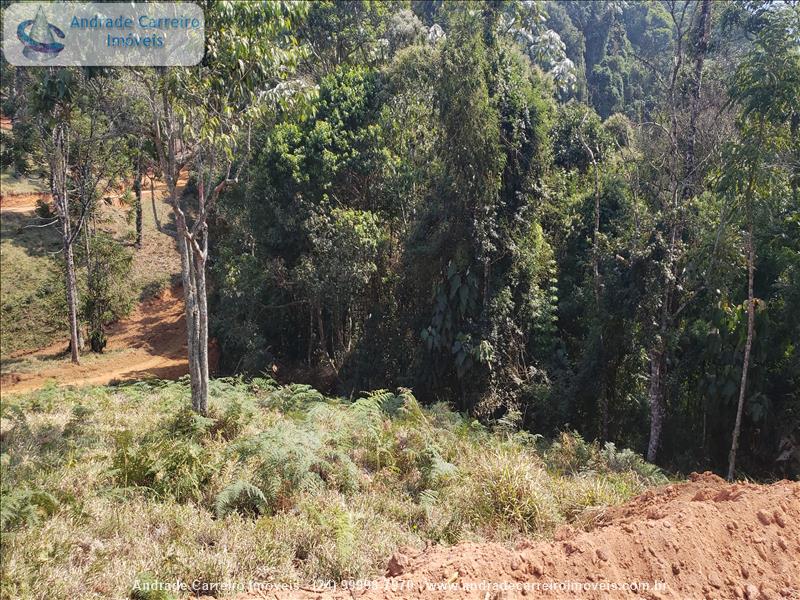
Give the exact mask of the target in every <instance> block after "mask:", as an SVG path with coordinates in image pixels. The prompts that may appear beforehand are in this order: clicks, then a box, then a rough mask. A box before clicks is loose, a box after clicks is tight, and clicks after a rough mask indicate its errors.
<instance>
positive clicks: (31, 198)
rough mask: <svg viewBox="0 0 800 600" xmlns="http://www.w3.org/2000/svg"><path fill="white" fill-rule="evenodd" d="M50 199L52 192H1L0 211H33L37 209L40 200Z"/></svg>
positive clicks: (47, 200)
mask: <svg viewBox="0 0 800 600" xmlns="http://www.w3.org/2000/svg"><path fill="white" fill-rule="evenodd" d="M40 199H41V200H44V201H46V202H49V201H50V194H47V193H45V192H38V193H37V192H34V193H30V194H5V193H0V211H2V212H31V211H34V210H36V203H37V202H38V201H39V200H40Z"/></svg>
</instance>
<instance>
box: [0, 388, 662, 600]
mask: <svg viewBox="0 0 800 600" xmlns="http://www.w3.org/2000/svg"><path fill="white" fill-rule="evenodd" d="M188 395H189V392H188V389H187V386H186V385H185V384H183V383H166V382H151V383H137V384H133V385H128V386H124V387H117V388H113V387H104V388H91V389H85V390H64V389H55V388H53V389H47V390H42V391H40V392H37V393H34V394H31V395H28V396H21V397H12V398H6V399H4V403H3V407H2V417H3V418H2V452H3V454H2V475H3V477H2V485H3V504H2V506H3V516H2V528H3V531H4V534H3V545H2V565H3V567H2V568H3V571H2V598H37V597H45V596H46V597H48V598H51V599H58V598H65V599H66V598H70V599H77V598H91V597H126V596H129V595H130V597H146V596H141V595H140V596H136V595H135V594H134V595H131V593H132V592H131V590H132V588H133V586H134V584H135V582H136V580H137V579H139V580H144V579H151V580H152V579H155V580H157V581H175V580H176V579H178V580H182V581H187V582H191V581H193V580H199V581H205V582H209V581H233V582H248V581H279V582H287V583H289V582H309V581H312V580H320V579H323V580H327V579H333V580H339V579H342V578H350V577H369V576H375V575H378V574H380V573H381V572H382V570H383V568H384V566H385V564H386V560H387V558H388V557H389V556H390V554H391V553H392V552H393V550H394V549H395V548H396V547H397V546H398V545H412V546H420V545H422V544H423V543H425V541H426V540H433V541H435V542H438V543H444V544H448V543H453V542H456V541H459V540H469V539H473V540H488V539H492V540H501V541H513V540H514V539H515V538H519V537H521V536H534V537H536V536H548V535H550V534H551V533H552V532H553V530H554V528H555V527H556V526H557V525H558V524H559V523H563V522H576V521H577V522H578V523H581V522H586V521H587V520H590V519H591V517H592V514H593V511H592V507H594V506H602V505H606V504H615V503H619V502H623V501H625V500H626V499H627V498H629V497H630V496H632V495H633V494H636V493H638V492H640V491H641V490H643V489H644V488H645V487H646V486H648V485H651V484H653V483H657V482H660V481H662V480H663V476H662V475H661V474H660V473H658V471H657V470H655V469H654V468H653V467H651V466H649V465H646V464H645V463H643V462H642V461H641V459H639V458H638V457H636V456H634V455H633V454H632V453H629V452H619V451H616V450H614V449H613V447H611V448H606V449H600V448H598V447H595V446H592V445H588V444H586V443H584V442H583V441H582V440H580V438H577V437H574V436H569V435H564V436H562V438H561V440H560V441H559V442H557V443H556V444H553V445H552V446H550V447H549V448H547V449H544V448H543V447H542V444H541V441H540V440H539V439H538V438H537V437H534V436H531V435H529V434H523V433H520V432H515V431H513V428H510V427H508V426H507V425H503V424H499V425H498V427H497V428H495V429H494V430H489V429H486V428H485V427H483V426H481V425H479V424H478V423H476V422H475V421H472V420H469V419H466V418H463V417H462V416H460V415H458V414H456V413H453V412H452V411H450V410H449V409H447V408H446V407H444V406H434V407H432V408H430V409H422V408H420V406H419V405H418V404H417V402H416V400H414V398H413V396H411V394H410V393H408V392H405V391H400V392H399V393H398V394H397V395H395V394H391V393H375V394H372V395H370V396H369V397H366V398H363V399H360V400H357V401H356V402H354V403H349V402H345V401H342V400H338V399H328V398H323V397H322V396H321V395H320V394H319V393H317V392H316V391H314V390H312V389H310V388H308V387H307V386H300V385H294V386H287V387H281V388H278V387H276V386H275V385H274V384H273V383H272V382H271V381H268V380H254V381H253V382H250V383H243V382H239V381H233V380H216V381H213V382H212V402H211V406H212V410H211V418H210V419H204V418H200V417H197V416H194V415H192V414H191V413H190V412H188V411H187V410H186V409H185V406H186V404H187V402H188ZM152 597H160V598H166V597H168V596H152Z"/></svg>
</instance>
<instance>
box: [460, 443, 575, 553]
mask: <svg viewBox="0 0 800 600" xmlns="http://www.w3.org/2000/svg"><path fill="white" fill-rule="evenodd" d="M469 459H470V460H469V463H468V465H465V466H464V468H462V471H461V475H460V477H459V478H458V479H457V480H456V482H455V485H456V486H457V488H460V491H459V492H457V493H456V499H455V505H454V507H453V512H454V513H455V514H456V515H457V516H458V517H462V518H463V519H464V521H465V522H466V523H467V524H468V525H469V526H470V527H472V528H474V529H476V530H480V531H481V532H482V533H483V534H484V535H487V536H488V537H495V536H496V537H501V538H502V537H511V536H513V534H515V533H524V534H526V535H531V534H539V535H541V534H546V533H548V532H550V531H552V529H553V528H554V527H555V525H556V524H557V523H559V522H560V521H561V520H562V517H561V515H560V514H559V512H558V505H557V503H556V501H555V499H554V497H553V495H552V493H551V490H550V478H549V477H548V475H547V473H546V472H545V471H544V469H543V468H541V466H540V464H541V463H540V462H539V460H538V459H537V457H536V456H535V455H533V454H531V453H529V452H527V451H523V450H520V449H519V448H514V447H507V446H497V447H495V448H491V449H487V451H485V452H480V453H475V454H472V455H471V456H470V457H469Z"/></svg>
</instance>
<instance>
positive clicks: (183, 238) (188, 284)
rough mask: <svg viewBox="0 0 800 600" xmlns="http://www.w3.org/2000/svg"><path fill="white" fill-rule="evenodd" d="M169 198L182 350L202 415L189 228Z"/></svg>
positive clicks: (194, 400) (203, 402)
mask: <svg viewBox="0 0 800 600" xmlns="http://www.w3.org/2000/svg"><path fill="white" fill-rule="evenodd" d="M174 195H175V192H174V191H173V192H172V193H171V196H172V197H173V202H172V205H173V209H174V212H175V221H176V225H177V229H178V232H177V237H178V249H179V251H180V255H181V280H182V282H183V298H184V305H185V306H184V309H185V314H186V349H187V355H188V360H189V378H190V381H191V386H192V408H193V409H194V410H195V411H197V412H199V413H200V414H205V410H206V408H205V406H206V403H207V402H206V397H205V396H204V395H203V391H202V390H203V386H202V383H201V377H202V375H201V370H200V358H199V356H198V352H199V342H200V340H199V338H200V334H199V326H198V320H199V314H198V293H197V277H196V265H195V261H194V257H193V250H192V248H191V241H190V240H189V237H188V236H189V228H188V226H187V223H186V216H185V215H184V214H183V211H182V210H180V207H179V206H178V205H177V199H176V198H174Z"/></svg>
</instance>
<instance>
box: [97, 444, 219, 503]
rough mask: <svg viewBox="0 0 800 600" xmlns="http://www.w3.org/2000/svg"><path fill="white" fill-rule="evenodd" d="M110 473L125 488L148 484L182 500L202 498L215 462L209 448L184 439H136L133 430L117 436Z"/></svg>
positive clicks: (146, 485) (158, 493)
mask: <svg viewBox="0 0 800 600" xmlns="http://www.w3.org/2000/svg"><path fill="white" fill-rule="evenodd" d="M115 441H116V449H115V452H114V454H113V456H112V461H111V462H112V469H111V474H112V475H113V476H114V478H115V480H116V481H117V483H118V484H119V485H122V486H123V487H129V486H136V487H145V488H148V489H149V490H151V491H152V492H154V493H155V494H157V495H159V496H161V497H172V498H174V499H175V500H177V501H179V502H183V501H187V500H199V499H200V498H201V497H202V490H203V485H204V483H205V482H206V480H207V479H208V477H209V475H210V473H211V471H212V469H213V465H212V464H211V462H212V461H211V460H210V457H209V454H208V451H207V450H206V449H205V448H204V447H203V446H202V445H200V444H198V443H197V442H195V441H193V440H191V439H186V438H181V437H175V438H171V439H170V438H166V437H160V436H150V437H145V438H144V439H143V440H142V441H141V442H137V441H136V440H135V438H134V436H133V434H132V433H131V432H130V431H124V432H122V433H120V434H117V435H116V437H115Z"/></svg>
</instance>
